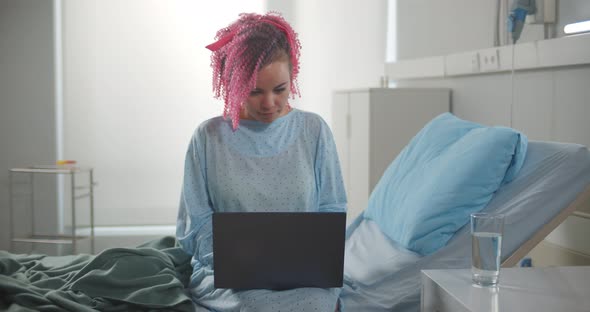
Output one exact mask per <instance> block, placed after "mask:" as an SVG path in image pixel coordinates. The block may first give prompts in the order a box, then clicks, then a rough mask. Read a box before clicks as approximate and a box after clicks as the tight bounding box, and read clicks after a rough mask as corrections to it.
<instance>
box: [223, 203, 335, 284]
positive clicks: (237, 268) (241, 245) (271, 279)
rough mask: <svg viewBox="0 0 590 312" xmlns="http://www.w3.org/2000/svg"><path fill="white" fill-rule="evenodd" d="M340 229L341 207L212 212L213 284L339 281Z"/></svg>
mask: <svg viewBox="0 0 590 312" xmlns="http://www.w3.org/2000/svg"><path fill="white" fill-rule="evenodd" d="M345 232H346V214H345V213H330V212H328V213H324V212H293V213H291V212H270V213H267V212H236V213H234V212H222V213H214V214H213V265H214V270H215V274H214V286H215V288H232V289H240V290H244V289H272V290H285V289H292V288H299V287H320V288H329V287H342V279H343V272H344V240H345Z"/></svg>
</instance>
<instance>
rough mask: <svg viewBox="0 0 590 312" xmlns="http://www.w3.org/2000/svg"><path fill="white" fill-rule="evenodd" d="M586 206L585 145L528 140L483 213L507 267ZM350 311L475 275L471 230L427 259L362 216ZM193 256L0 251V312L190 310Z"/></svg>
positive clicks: (412, 306)
mask: <svg viewBox="0 0 590 312" xmlns="http://www.w3.org/2000/svg"><path fill="white" fill-rule="evenodd" d="M589 199H590V152H589V151H588V149H587V148H586V147H584V146H581V145H577V144H565V143H554V142H529V143H528V147H527V153H526V159H525V161H524V163H523V165H522V167H521V169H520V171H519V172H518V174H517V175H516V177H515V178H514V179H513V180H512V181H511V182H510V183H506V184H503V185H502V186H500V187H499V189H498V190H497V191H495V192H494V195H493V197H492V199H491V201H490V202H489V203H488V204H487V205H486V206H485V208H484V211H494V212H499V213H503V214H505V215H506V225H505V230H504V238H503V250H502V266H504V267H510V266H514V265H516V264H517V263H518V262H519V260H520V259H521V258H523V257H524V256H525V255H526V254H527V253H528V252H529V251H530V250H531V249H532V248H533V247H534V246H535V245H537V244H538V243H539V242H540V241H541V240H542V239H543V238H544V237H546V236H547V235H548V234H549V233H550V232H551V231H552V230H553V229H554V228H555V227H557V226H558V225H559V224H560V223H561V222H563V221H564V220H565V218H567V216H568V215H570V214H571V213H572V212H573V211H574V210H576V209H579V208H580V207H581V206H583V205H587V204H588V202H589ZM346 235H347V236H346V251H345V270H344V271H345V272H344V277H345V285H344V287H343V289H342V293H341V303H342V306H343V310H344V311H418V310H419V302H420V291H421V281H420V270H423V269H452V268H469V267H470V266H471V238H470V233H469V227H468V226H467V225H465V226H463V227H461V228H460V229H459V230H458V231H456V232H455V233H454V234H453V235H452V237H451V238H450V239H449V240H448V242H447V243H446V244H445V245H444V247H442V248H440V249H439V250H437V251H435V252H433V253H430V254H427V255H421V254H420V253H417V252H415V251H413V250H410V249H408V248H406V247H405V246H403V245H402V244H400V243H398V242H396V241H394V240H392V239H390V238H389V237H388V236H387V235H385V234H384V231H383V230H382V228H381V227H380V225H379V224H378V223H377V222H375V221H374V220H372V219H370V218H368V217H367V213H366V211H365V212H363V213H362V214H361V215H360V216H359V217H358V218H356V219H355V220H354V221H353V222H352V223H351V224H350V225H349V226H348V228H347V234H346ZM190 271H191V267H190V257H189V256H187V255H186V254H185V253H184V252H183V251H182V250H181V249H180V248H179V247H178V245H177V244H175V241H174V238H172V237H164V238H162V239H160V240H157V241H152V242H149V243H147V244H145V245H142V246H139V247H138V248H113V249H109V250H106V251H103V252H102V253H100V254H98V255H96V256H93V255H74V256H62V257H48V256H43V255H15V254H11V253H8V252H5V251H0V309H8V308H19V307H26V308H29V309H46V310H57V311H59V310H70V311H83V310H87V311H92V310H94V309H98V310H105V309H118V310H137V309H167V310H177V311H191V310H193V309H194V306H193V305H192V302H191V301H190V298H189V297H188V296H187V294H186V289H184V287H186V285H187V283H188V279H189V276H190Z"/></svg>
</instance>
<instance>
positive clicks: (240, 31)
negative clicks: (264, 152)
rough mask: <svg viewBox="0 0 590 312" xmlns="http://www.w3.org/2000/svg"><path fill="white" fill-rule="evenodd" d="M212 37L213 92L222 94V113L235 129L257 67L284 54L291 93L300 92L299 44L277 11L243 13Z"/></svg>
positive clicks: (257, 70)
mask: <svg viewBox="0 0 590 312" xmlns="http://www.w3.org/2000/svg"><path fill="white" fill-rule="evenodd" d="M215 39H216V40H217V41H216V42H214V43H212V44H210V45H208V46H207V48H208V49H210V50H211V51H213V53H212V55H211V67H212V68H213V92H214V95H215V98H218V99H219V98H221V97H223V101H224V103H225V106H224V109H223V117H224V118H227V117H230V118H231V120H232V127H233V129H234V130H236V129H237V128H238V125H239V122H240V111H241V109H242V106H243V104H244V102H245V100H246V99H247V97H248V96H249V94H250V92H251V91H252V89H254V88H255V87H256V78H257V74H258V72H259V71H260V69H262V68H263V67H264V66H266V65H268V64H270V63H272V62H274V61H276V60H278V59H280V58H281V57H283V56H285V55H286V56H287V57H288V58H289V69H290V71H291V88H290V92H291V97H292V98H294V96H295V94H298V95H300V93H299V88H298V85H297V74H298V73H299V56H300V53H299V50H300V49H301V44H300V43H299V39H298V38H297V33H295V31H294V30H293V28H291V26H290V25H289V23H287V21H285V19H283V17H282V16H281V15H280V14H279V13H276V12H269V13H267V14H264V15H260V14H256V13H242V14H240V17H239V18H238V20H237V21H235V22H233V23H232V24H230V25H229V26H228V27H226V28H222V29H220V30H219V31H218V32H217V34H216V36H215Z"/></svg>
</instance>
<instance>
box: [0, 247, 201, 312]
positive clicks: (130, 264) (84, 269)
mask: <svg viewBox="0 0 590 312" xmlns="http://www.w3.org/2000/svg"><path fill="white" fill-rule="evenodd" d="M191 272H192V267H191V265H190V256H189V255H187V254H186V253H185V252H184V251H183V250H182V249H181V248H180V247H179V246H178V245H177V244H176V240H175V238H174V237H171V236H167V237H163V238H160V239H157V240H153V241H150V242H147V243H145V244H143V245H140V246H138V247H137V248H112V249H107V250H105V251H103V252H101V253H100V254H98V255H96V256H94V255H88V254H80V255H73V256H60V257H52V256H45V255H38V254H31V255H17V254H11V253H9V252H6V251H0V309H1V310H8V311H97V310H99V311H138V310H141V311H146V310H160V309H164V310H167V311H193V310H194V307H193V303H192V301H191V299H190V297H189V296H187V294H186V292H185V287H186V286H187V284H188V281H189V278H190V274H191Z"/></svg>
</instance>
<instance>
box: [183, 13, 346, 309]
mask: <svg viewBox="0 0 590 312" xmlns="http://www.w3.org/2000/svg"><path fill="white" fill-rule="evenodd" d="M216 40H217V41H216V42H214V43H212V44H210V45H209V46H207V48H208V49H210V50H211V51H212V57H211V66H212V67H213V89H214V93H215V96H216V97H217V98H222V99H223V101H224V103H225V108H224V112H223V116H219V117H216V118H212V119H210V120H207V121H205V122H203V123H202V124H201V125H200V126H199V127H198V128H197V129H196V131H195V133H194V135H193V137H192V139H191V141H190V144H189V147H188V152H187V155H186V161H185V171H184V182H183V187H182V194H181V200H180V208H179V213H178V220H177V233H176V234H177V238H178V240H179V242H180V244H181V245H182V247H183V249H184V250H185V251H186V252H187V253H189V254H191V255H192V256H193V259H192V265H193V274H192V276H191V284H190V289H191V296H192V298H193V300H194V301H195V302H196V304H198V305H199V306H202V307H205V308H207V309H212V310H215V311H278V310H280V311H334V310H335V309H337V306H338V295H339V292H340V289H319V288H301V289H292V290H288V291H270V290H248V291H234V290H225V289H223V290H222V289H215V288H214V286H213V274H214V268H213V251H212V229H211V216H212V213H213V212H214V211H218V212H230V211H231V212H262V211H282V212H287V211H288V212H297V211H318V212H344V211H345V210H346V195H345V191H344V185H343V181H342V175H341V172H340V165H339V162H338V155H337V153H336V147H335V144H334V140H333V137H332V133H331V132H330V129H329V128H328V125H327V124H326V123H325V121H324V120H323V119H322V118H321V117H320V116H318V115H316V114H313V113H309V112H304V111H301V110H298V109H296V108H293V107H292V106H291V105H289V98H290V95H291V96H292V95H295V94H299V90H298V88H297V74H298V73H299V56H300V53H299V49H300V43H299V40H298V38H297V34H296V33H295V32H294V31H293V29H292V28H291V26H290V25H289V24H288V23H287V22H286V21H285V20H284V19H283V18H282V17H281V16H280V15H278V14H276V13H268V14H264V15H259V14H241V15H240V17H239V19H238V20H237V21H235V22H233V23H232V24H230V25H229V26H228V27H227V28H223V29H221V30H219V31H218V32H217V36H216Z"/></svg>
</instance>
